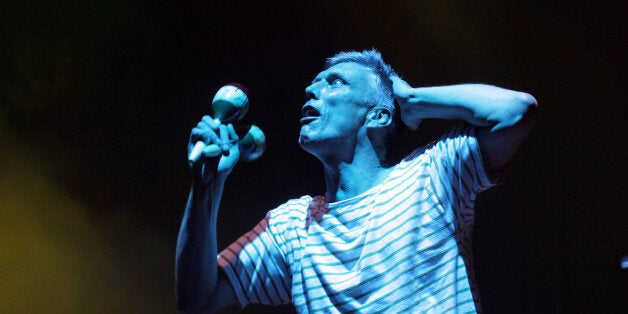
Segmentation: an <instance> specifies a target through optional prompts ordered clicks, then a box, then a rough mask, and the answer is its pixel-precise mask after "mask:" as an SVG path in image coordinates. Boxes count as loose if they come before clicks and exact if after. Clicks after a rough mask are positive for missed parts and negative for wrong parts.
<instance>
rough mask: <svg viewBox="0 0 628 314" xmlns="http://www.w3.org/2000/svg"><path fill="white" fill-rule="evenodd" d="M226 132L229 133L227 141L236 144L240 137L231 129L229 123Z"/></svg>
mask: <svg viewBox="0 0 628 314" xmlns="http://www.w3.org/2000/svg"><path fill="white" fill-rule="evenodd" d="M227 131H228V132H229V141H231V142H234V143H237V142H238V141H239V140H240V137H239V136H238V134H237V133H236V131H235V128H234V127H233V124H231V123H229V125H227Z"/></svg>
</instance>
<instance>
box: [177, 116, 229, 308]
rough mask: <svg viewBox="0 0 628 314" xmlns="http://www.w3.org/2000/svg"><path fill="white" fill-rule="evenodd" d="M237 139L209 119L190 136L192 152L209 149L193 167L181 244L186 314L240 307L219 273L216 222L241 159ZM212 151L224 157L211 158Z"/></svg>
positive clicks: (181, 303) (181, 298)
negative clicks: (199, 146)
mask: <svg viewBox="0 0 628 314" xmlns="http://www.w3.org/2000/svg"><path fill="white" fill-rule="evenodd" d="M237 139H238V137H237V135H236V133H235V131H234V129H233V126H231V125H229V126H225V125H219V124H218V123H216V122H215V121H214V120H213V119H212V118H211V117H209V116H205V117H203V120H201V122H199V123H198V125H197V127H195V128H194V129H192V132H191V134H190V141H189V143H188V153H189V152H190V150H191V149H192V147H193V145H194V143H196V142H197V141H203V142H205V143H206V144H208V146H207V147H206V148H205V149H204V151H203V152H202V153H201V159H200V160H199V161H197V162H195V163H194V164H192V165H191V166H192V171H193V174H194V181H193V183H192V188H191V190H190V195H189V198H188V202H187V206H186V208H185V213H184V215H183V220H182V222H181V228H180V230H179V238H178V240H177V252H176V266H175V272H176V293H177V307H178V308H179V310H181V311H183V312H189V313H198V312H214V311H216V310H218V309H221V308H223V307H225V306H228V305H230V304H233V303H234V296H233V292H232V291H231V288H230V287H229V285H228V283H227V282H226V280H225V279H224V278H223V277H222V276H220V275H219V272H218V261H217V255H218V249H217V241H216V223H217V217H218V206H219V204H220V199H221V197H222V191H223V188H224V184H225V180H226V178H227V176H228V175H229V173H231V171H232V170H233V167H234V166H235V164H236V163H237V161H238V159H239V156H240V151H239V148H238V145H237V144H235V142H237ZM212 150H214V151H215V150H220V151H222V154H221V155H219V157H211V158H210V157H207V156H208V154H209V153H210V152H211V151H212Z"/></svg>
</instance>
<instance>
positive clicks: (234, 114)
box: [188, 83, 266, 164]
mask: <svg viewBox="0 0 628 314" xmlns="http://www.w3.org/2000/svg"><path fill="white" fill-rule="evenodd" d="M248 109H249V99H248V97H247V95H246V88H245V87H244V86H242V85H240V84H238V83H231V84H228V85H225V86H223V87H221V88H220V89H219V90H218V92H216V95H215V96H214V99H213V100H212V111H213V113H214V120H215V121H216V122H217V123H219V124H226V123H230V122H232V121H235V120H240V119H242V117H243V116H244V114H246V112H247V111H248ZM238 146H239V147H240V158H241V159H242V160H246V161H251V160H254V159H257V158H258V157H259V156H261V155H262V153H263V152H264V149H265V147H266V137H265V136H264V132H262V130H261V129H260V128H259V127H257V126H255V125H251V126H250V127H248V130H247V133H246V134H245V135H244V136H240V140H239V141H238ZM204 148H205V143H203V142H202V141H198V142H196V144H195V145H194V147H193V148H192V150H191V151H190V155H189V157H188V161H189V162H190V164H193V163H195V162H196V161H198V159H199V158H200V157H201V152H202V151H203V149H204ZM210 148H211V149H210V150H209V152H208V153H207V155H208V156H210V157H214V156H218V155H220V154H221V152H222V149H221V148H220V147H218V145H211V146H210Z"/></svg>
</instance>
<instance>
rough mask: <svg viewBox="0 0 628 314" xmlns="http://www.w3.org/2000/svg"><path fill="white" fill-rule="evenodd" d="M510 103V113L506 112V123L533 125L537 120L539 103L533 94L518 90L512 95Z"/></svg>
mask: <svg viewBox="0 0 628 314" xmlns="http://www.w3.org/2000/svg"><path fill="white" fill-rule="evenodd" d="M510 104H511V105H510V106H507V107H508V109H507V110H508V113H506V114H505V116H506V117H507V118H506V121H507V122H506V124H508V125H516V124H526V125H530V126H531V125H532V123H533V122H534V121H535V120H536V115H537V113H538V107H539V105H538V102H537V101H536V99H535V98H534V97H533V96H532V95H530V94H527V93H524V92H517V93H516V95H514V96H513V97H512V100H511V102H510Z"/></svg>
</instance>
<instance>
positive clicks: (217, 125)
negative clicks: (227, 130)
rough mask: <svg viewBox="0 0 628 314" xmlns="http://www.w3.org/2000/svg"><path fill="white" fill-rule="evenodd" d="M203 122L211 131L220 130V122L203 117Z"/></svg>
mask: <svg viewBox="0 0 628 314" xmlns="http://www.w3.org/2000/svg"><path fill="white" fill-rule="evenodd" d="M203 122H205V123H207V125H208V126H209V127H210V128H211V129H212V130H218V129H219V128H220V122H219V121H217V120H216V119H214V118H212V117H210V116H203Z"/></svg>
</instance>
